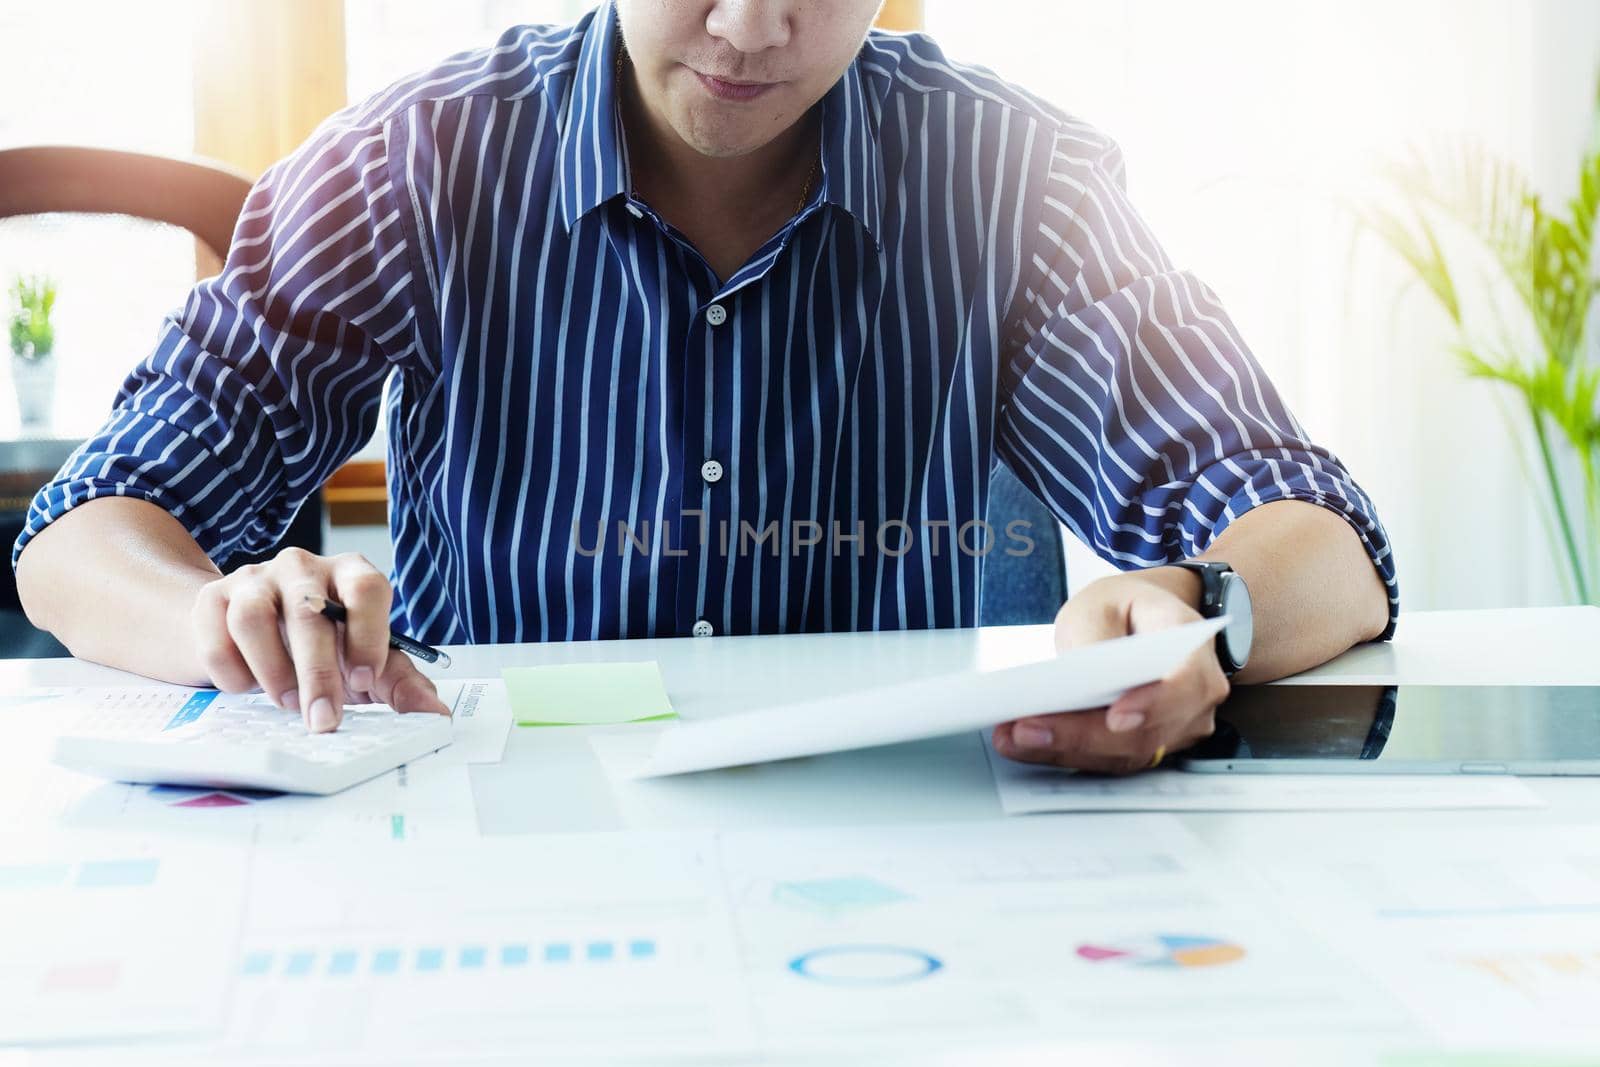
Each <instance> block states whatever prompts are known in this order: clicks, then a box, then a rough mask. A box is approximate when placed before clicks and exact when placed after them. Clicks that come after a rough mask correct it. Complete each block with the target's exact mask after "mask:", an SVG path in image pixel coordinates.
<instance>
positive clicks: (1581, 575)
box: [1362, 91, 1600, 604]
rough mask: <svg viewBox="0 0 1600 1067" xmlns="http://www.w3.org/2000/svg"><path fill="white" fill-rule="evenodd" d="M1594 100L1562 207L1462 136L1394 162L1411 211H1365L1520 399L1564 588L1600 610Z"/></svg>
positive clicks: (1515, 434)
mask: <svg viewBox="0 0 1600 1067" xmlns="http://www.w3.org/2000/svg"><path fill="white" fill-rule="evenodd" d="M1593 107H1594V111H1593V122H1592V125H1591V135H1590V141H1589V145H1588V146H1587V148H1586V150H1585V151H1584V153H1583V158H1582V161H1581V163H1580V164H1579V171H1578V181H1577V192H1576V193H1575V194H1574V195H1573V197H1572V199H1571V200H1570V201H1568V203H1566V204H1550V203H1549V202H1547V201H1546V199H1545V198H1544V197H1542V196H1541V195H1540V194H1539V192H1538V191H1536V190H1535V189H1534V187H1533V184H1532V182H1531V181H1530V180H1529V179H1528V178H1527V176H1526V175H1525V174H1524V173H1523V172H1522V171H1521V170H1520V169H1519V168H1518V167H1516V166H1515V165H1514V164H1512V163H1510V162H1507V161H1505V160H1502V159H1498V158H1496V157H1495V156H1493V155H1491V154H1490V153H1489V152H1488V151H1486V150H1484V149H1483V148H1481V147H1479V146H1477V145H1473V144H1453V145H1443V146H1439V147H1437V148H1435V149H1433V150H1431V151H1417V152H1415V153H1413V155H1412V158H1411V159H1410V160H1409V161H1408V162H1406V163H1404V164H1401V165H1399V166H1397V167H1395V168H1394V170H1393V172H1392V173H1391V179H1392V183H1393V188H1394V189H1395V190H1396V191H1397V192H1398V193H1399V194H1400V197H1401V201H1402V205H1403V206H1401V207H1399V208H1390V207H1385V206H1372V207H1371V208H1369V209H1368V210H1365V211H1363V212H1362V217H1363V221H1364V222H1365V223H1366V225H1367V226H1368V227H1370V228H1371V229H1372V230H1373V231H1374V232H1376V234H1377V235H1378V237H1379V238H1380V239H1381V240H1382V241H1383V242H1384V244H1386V245H1388V247H1389V248H1390V249H1392V250H1393V251H1394V252H1395V253H1396V254H1398V255H1399V257H1400V258H1401V259H1402V260H1404V261H1405V263H1406V265H1407V267H1408V268H1409V269H1410V272H1411V273H1412V274H1413V275H1414V276H1415V278H1416V280H1417V281H1420V282H1421V283H1422V285H1423V287H1424V288H1425V289H1426V290H1427V292H1428V293H1429V294H1430V295H1431V296H1432V297H1433V298H1434V300H1435V302H1436V303H1438V304H1439V306H1440V307H1441V308H1442V309H1443V310H1444V312H1445V314H1446V315H1447V316H1449V319H1450V322H1451V324H1452V329H1453V332H1454V335H1455V336H1454V341H1453V343H1452V346H1451V347H1452V350H1453V351H1454V352H1455V354H1456V356H1457V358H1458V361H1459V363H1460V366H1461V368H1462V370H1463V371H1464V372H1465V373H1466V374H1468V375H1469V376H1471V377H1474V378H1478V379H1481V380H1483V381H1486V382H1490V383H1493V384H1494V385H1495V386H1496V387H1497V388H1498V389H1500V390H1501V396H1502V397H1503V398H1505V399H1509V400H1510V401H1511V402H1512V403H1511V405H1510V406H1509V409H1506V410H1507V414H1508V415H1509V416H1510V418H1511V420H1512V427H1511V428H1512V440H1513V443H1515V444H1517V445H1518V449H1519V453H1520V455H1521V459H1522V462H1523V465H1524V467H1525V469H1526V470H1527V474H1528V478H1529V480H1530V482H1533V483H1535V484H1539V485H1542V486H1543V488H1544V497H1545V500H1544V503H1545V507H1544V519H1545V522H1546V526H1547V528H1548V529H1549V531H1550V534H1551V541H1552V545H1553V547H1554V552H1555V554H1556V556H1557V558H1559V559H1560V560H1561V570H1562V573H1563V575H1564V577H1565V579H1566V584H1567V587H1568V590H1569V592H1570V593H1571V595H1572V597H1573V599H1574V600H1576V601H1577V602H1579V603H1588V604H1600V406H1597V400H1600V320H1597V319H1596V314H1597V313H1600V299H1597V298H1600V278H1597V276H1596V264H1595V253H1596V251H1597V249H1596V245H1597V243H1600V242H1597V234H1596V224H1597V221H1600V91H1597V92H1596V95H1595V98H1594V104H1593ZM1463 236H1464V237H1466V238H1467V240H1466V241H1465V242H1462V241H1461V240H1459V238H1461V237H1463ZM1525 434H1526V436H1527V437H1529V438H1531V441H1532V444H1533V447H1532V448H1531V449H1527V448H1522V447H1521V442H1522V439H1523V437H1524V435H1525Z"/></svg>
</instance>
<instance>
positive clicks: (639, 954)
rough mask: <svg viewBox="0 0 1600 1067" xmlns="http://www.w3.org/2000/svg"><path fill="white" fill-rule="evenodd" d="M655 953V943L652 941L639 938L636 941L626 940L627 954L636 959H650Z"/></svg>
mask: <svg viewBox="0 0 1600 1067" xmlns="http://www.w3.org/2000/svg"><path fill="white" fill-rule="evenodd" d="M655 954H656V943H655V942H654V941H647V940H643V939H641V940H638V941H630V942H628V955H630V956H632V957H633V958H634V959H636V960H648V959H652V958H654V956H655Z"/></svg>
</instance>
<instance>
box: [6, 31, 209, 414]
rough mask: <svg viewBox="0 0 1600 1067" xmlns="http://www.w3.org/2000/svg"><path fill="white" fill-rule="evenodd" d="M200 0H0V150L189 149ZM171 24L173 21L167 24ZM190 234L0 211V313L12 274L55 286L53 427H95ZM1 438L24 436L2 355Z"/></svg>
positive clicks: (189, 264)
mask: <svg viewBox="0 0 1600 1067" xmlns="http://www.w3.org/2000/svg"><path fill="white" fill-rule="evenodd" d="M197 2H199V0H143V2H141V3H139V4H105V3H96V2H91V0H52V2H50V3H33V4H6V5H4V6H0V101H4V102H5V103H4V105H3V106H0V148H10V147H16V146H20V145H31V144H80V145H94V146H99V147H108V148H121V149H131V150H136V151H142V152H153V153H159V154H163V155H177V156H186V155H189V154H190V153H191V152H192V151H193V147H192V146H193V142H194V114H193V113H194V90H193V87H192V64H191V59H190V55H191V51H190V48H191V45H190V38H189V36H188V33H189V30H188V28H189V27H190V26H191V25H192V23H193V15H194V10H195V4H196V3H197ZM174 27H177V31H176V32H174ZM194 271H195V246H194V241H193V239H191V238H190V237H189V236H188V235H187V234H185V233H182V232H181V231H177V230H174V229H171V228H170V227H159V226H154V225H148V224H143V223H134V222H130V221H126V220H118V219H107V218H85V217H64V216H63V217H30V218H18V219H8V220H0V310H3V311H4V312H5V313H6V314H9V310H10V296H9V290H10V287H11V284H12V282H13V280H14V279H15V278H17V277H18V276H19V275H24V274H26V275H33V274H43V275H47V276H49V277H51V278H53V279H54V280H55V281H56V282H57V283H58V285H59V286H60V296H59V298H58V303H57V305H56V311H55V315H54V319H55V324H56V368H57V373H56V377H57V385H56V388H55V402H54V411H55V414H54V417H53V419H52V422H51V425H50V427H49V430H48V432H49V433H50V434H51V435H53V436H68V437H71V436H82V435H86V434H88V433H89V432H91V431H92V430H93V429H94V428H95V427H96V426H98V425H99V424H100V422H101V421H102V420H103V419H104V417H105V414H106V412H107V411H109V410H110V407H111V401H112V398H113V397H114V396H115V394H116V390H117V386H118V385H119V384H120V383H121V381H122V379H123V378H124V377H125V376H126V375H127V372H128V370H129V369H130V368H131V367H132V366H133V365H134V364H135V363H136V362H137V361H138V360H139V359H140V358H142V357H143V356H144V355H145V354H146V353H148V352H149V350H150V348H151V346H152V344H153V342H154V339H155V331H156V329H157V328H158V326H159V325H160V323H161V320H162V317H163V316H164V315H165V314H166V313H167V312H168V311H170V310H171V309H172V308H174V307H176V306H177V305H178V303H179V302H180V301H181V300H182V299H183V296H184V294H185V293H186V292H187V291H188V288H189V286H190V285H192V284H193V283H194ZM0 355H4V356H5V358H4V362H3V364H0V366H3V368H4V369H0V438H8V437H15V436H17V435H18V434H19V433H20V430H21V427H20V425H19V413H18V408H17V404H16V402H15V401H14V398H13V397H14V394H13V390H12V387H11V380H10V379H11V367H10V358H9V353H0Z"/></svg>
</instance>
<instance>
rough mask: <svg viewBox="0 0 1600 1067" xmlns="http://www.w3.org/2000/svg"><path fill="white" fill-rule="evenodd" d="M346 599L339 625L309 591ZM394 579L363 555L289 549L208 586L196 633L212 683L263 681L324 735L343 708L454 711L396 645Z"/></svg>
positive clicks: (200, 599)
mask: <svg viewBox="0 0 1600 1067" xmlns="http://www.w3.org/2000/svg"><path fill="white" fill-rule="evenodd" d="M312 594H314V595H316V596H319V597H331V598H332V599H334V600H337V601H339V602H340V603H341V604H343V605H344V607H345V611H346V612H347V614H348V620H347V621H346V622H345V623H344V624H342V625H336V624H335V623H333V622H330V621H329V620H328V619H327V618H325V617H323V616H322V615H321V614H319V613H318V612H317V611H316V610H315V609H314V608H312V607H310V606H309V605H307V603H306V597H307V596H308V595H312ZM393 598H394V591H393V590H392V589H391V588H390V586H389V581H388V579H387V578H385V577H384V576H383V575H382V574H381V573H379V571H378V570H377V569H376V568H374V567H373V566H372V564H371V563H368V562H367V561H366V560H365V559H364V558H362V557H361V556H357V555H344V556H335V557H332V558H326V557H323V556H315V555H312V554H311V553H309V552H305V551H302V550H300V549H294V548H291V549H286V550H285V551H283V552H282V553H280V554H279V555H278V556H277V557H276V558H274V559H273V560H271V561H270V562H268V563H261V564H255V565H253V566H249V567H243V568H241V569H239V570H237V571H235V572H234V573H233V574H230V575H228V576H226V577H223V578H218V579H217V580H215V581H213V582H210V583H209V584H207V585H205V586H203V587H202V588H201V589H200V592H199V594H198V595H197V596H196V597H195V600H194V608H193V611H192V612H191V614H190V624H191V630H192V635H193V638H194V641H195V643H196V647H198V648H199V649H200V654H201V658H202V661H203V662H204V664H205V669H206V672H207V674H208V675H209V677H210V678H211V680H212V682H213V683H214V684H215V685H216V686H217V687H218V688H219V689H223V690H225V691H227V692H230V693H243V692H248V691H250V690H252V689H255V688H256V687H257V686H260V687H261V689H262V690H264V691H265V692H266V694H267V696H268V697H270V698H271V699H272V700H273V701H274V702H276V703H277V705H278V706H279V707H281V708H286V709H290V710H294V711H298V712H300V715H301V718H303V719H304V720H305V723H306V727H307V729H309V730H312V731H314V732H317V733H323V732H326V731H329V730H334V729H337V728H338V726H339V720H340V718H341V717H342V712H343V708H344V705H345V704H346V703H353V704H369V703H377V702H382V703H385V704H388V705H389V706H390V707H392V708H394V709H395V710H396V711H426V712H434V713H436V714H441V715H448V714H450V709H449V708H447V707H445V705H444V703H443V702H442V701H441V700H440V699H439V691H438V690H437V689H436V688H434V684H433V682H431V681H430V680H428V678H426V677H425V676H424V675H423V674H422V672H421V671H419V670H418V669H417V667H416V665H415V664H414V663H412V662H411V660H410V659H409V658H408V657H407V656H406V655H405V654H404V653H400V652H393V653H391V650H390V648H389V606H390V603H391V601H392V600H393Z"/></svg>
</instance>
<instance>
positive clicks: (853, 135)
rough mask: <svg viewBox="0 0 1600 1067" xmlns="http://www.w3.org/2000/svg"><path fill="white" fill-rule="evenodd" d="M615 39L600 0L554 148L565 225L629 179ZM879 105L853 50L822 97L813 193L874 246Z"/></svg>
mask: <svg viewBox="0 0 1600 1067" xmlns="http://www.w3.org/2000/svg"><path fill="white" fill-rule="evenodd" d="M618 38H619V34H618V31H617V23H616V12H615V10H614V8H613V6H612V3H611V0H607V2H606V3H604V4H602V5H601V6H600V7H599V8H598V9H597V10H596V11H595V14H594V17H593V19H592V20H591V21H590V23H589V27H588V29H587V30H585V31H584V38H583V44H582V47H581V48H580V49H579V52H578V62H577V67H576V69H575V70H574V72H573V77H572V82H571V89H570V91H569V93H568V96H567V100H566V121H565V122H564V123H563V124H562V127H561V136H560V141H559V144H558V148H557V160H558V162H559V164H560V168H561V173H560V197H561V205H560V206H561V216H562V219H563V220H564V221H565V222H566V225H567V228H568V229H569V230H570V229H571V228H572V227H573V225H575V224H576V223H577V221H578V220H579V219H580V218H582V217H583V216H584V215H586V214H588V213H589V212H590V211H592V210H594V209H595V208H597V207H599V206H600V205H601V204H604V203H605V202H606V201H608V200H610V199H612V198H613V197H617V196H621V195H623V194H625V193H626V192H627V191H628V188H629V185H630V182H629V175H628V158H627V145H626V141H625V138H624V137H623V133H622V116H621V112H620V111H619V110H618V108H617V76H616V70H617V56H618V53H619V51H620V49H621V42H620V41H619V39H618ZM871 90H878V91H871ZM881 107H882V99H881V87H878V86H872V87H870V89H869V85H868V75H867V73H866V68H865V66H864V64H863V61H862V59H861V57H859V56H858V57H857V58H856V59H855V61H854V62H852V63H851V64H850V66H849V67H848V68H846V70H845V72H844V77H842V78H840V79H839V81H838V82H837V83H835V84H834V86H833V88H831V89H829V90H828V92H827V94H826V95H825V96H823V98H822V192H821V198H822V200H823V201H824V202H826V203H830V204H835V205H837V206H838V207H840V208H843V209H844V210H845V211H847V212H849V213H850V214H851V215H852V216H854V217H855V219H856V220H857V221H859V222H860V223H861V225H862V226H864V227H865V228H866V229H867V232H868V235H869V236H871V237H872V239H873V241H874V242H875V243H877V244H878V245H879V247H882V244H881V241H879V238H878V230H879V226H880V225H881V221H882V216H883V184H884V180H883V159H882V156H881V154H880V151H879V147H878V136H877V134H878V122H879V119H880V114H881Z"/></svg>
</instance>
